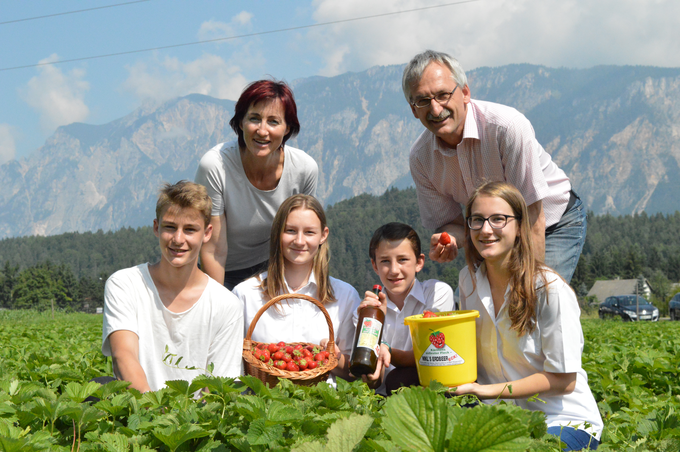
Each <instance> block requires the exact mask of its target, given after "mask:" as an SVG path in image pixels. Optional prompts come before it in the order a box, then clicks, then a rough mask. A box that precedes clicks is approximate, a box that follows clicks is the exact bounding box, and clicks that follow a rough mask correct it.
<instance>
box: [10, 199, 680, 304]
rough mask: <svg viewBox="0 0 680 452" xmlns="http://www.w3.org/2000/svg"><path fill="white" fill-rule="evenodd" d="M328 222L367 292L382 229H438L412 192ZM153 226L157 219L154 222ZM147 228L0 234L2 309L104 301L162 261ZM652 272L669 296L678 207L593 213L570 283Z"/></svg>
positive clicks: (428, 268)
mask: <svg viewBox="0 0 680 452" xmlns="http://www.w3.org/2000/svg"><path fill="white" fill-rule="evenodd" d="M326 214H327V219H328V225H329V228H330V231H331V233H330V236H329V243H330V248H331V275H332V276H335V277H337V278H339V279H341V280H343V281H346V282H348V283H350V284H351V285H353V286H354V287H355V288H356V289H357V290H358V291H359V293H363V292H364V291H365V290H367V289H368V288H370V287H371V286H372V285H373V284H376V283H378V282H379V280H378V277H377V276H376V275H375V273H374V272H373V269H372V268H371V264H370V259H369V257H368V244H369V241H370V239H371V236H372V235H373V232H374V231H375V229H377V228H378V227H379V226H381V225H383V224H385V223H388V222H391V221H399V222H403V223H407V224H409V225H411V226H413V227H414V229H415V230H416V231H417V232H418V235H419V236H420V238H421V241H422V245H423V252H424V253H425V254H426V255H427V253H428V250H429V237H430V235H431V233H432V231H427V230H425V229H424V228H423V227H422V225H421V224H420V212H419V210H418V203H417V199H416V193H415V190H414V189H413V188H409V189H405V190H398V189H396V188H393V189H390V190H387V191H386V192H385V193H384V194H383V195H381V196H373V195H368V194H363V195H360V196H356V197H354V198H351V199H348V200H345V201H341V202H338V203H336V204H335V205H333V206H330V207H328V208H327V209H326ZM150 223H151V219H150ZM463 254H464V253H463V252H461V253H460V255H459V256H458V257H457V258H456V260H455V261H454V262H453V263H451V264H444V265H443V264H437V263H434V262H432V261H430V260H429V258H426V260H425V262H426V264H425V268H424V269H423V271H422V272H421V273H420V274H419V278H420V279H421V280H425V279H430V278H436V279H439V280H442V281H446V282H447V283H449V284H450V285H451V286H452V287H453V288H454V289H455V288H456V287H457V286H458V273H459V271H460V269H461V268H463V266H464V265H465V258H464V255H463ZM159 257H160V254H159V251H158V242H157V239H156V237H155V236H154V235H153V231H152V229H151V227H150V226H148V227H142V228H136V229H133V228H124V229H120V230H118V231H115V232H103V231H101V230H100V231H97V232H94V233H93V232H85V233H67V234H61V235H56V236H50V237H39V236H34V237H20V238H11V239H4V240H0V307H4V308H33V309H49V308H50V307H51V305H52V303H54V305H55V307H57V308H62V309H73V310H90V311H92V310H94V308H96V307H98V306H103V291H104V282H105V281H106V279H107V278H108V277H109V276H110V275H111V274H112V273H113V272H115V271H116V270H119V269H121V268H126V267H131V266H134V265H137V264H140V263H143V262H155V261H157V260H158V259H159ZM641 275H642V276H643V277H645V278H647V280H648V281H649V282H650V285H651V286H652V290H653V293H654V296H653V298H654V299H655V301H657V302H664V301H666V300H667V298H668V297H669V296H670V295H671V294H672V292H673V291H672V290H671V283H672V282H677V281H680V212H676V213H675V214H672V215H662V214H655V215H647V214H645V213H642V214H637V215H627V216H619V217H616V216H611V215H598V216H596V215H594V214H593V213H592V212H590V213H589V214H588V234H587V236H586V242H585V246H584V248H583V254H582V255H581V258H580V260H579V263H578V266H577V268H576V273H575V274H574V278H573V279H572V287H574V290H575V291H576V292H577V294H578V295H579V296H585V294H586V293H587V292H588V289H590V287H592V285H593V283H594V282H595V281H596V280H598V279H615V278H622V279H634V278H638V277H639V276H641Z"/></svg>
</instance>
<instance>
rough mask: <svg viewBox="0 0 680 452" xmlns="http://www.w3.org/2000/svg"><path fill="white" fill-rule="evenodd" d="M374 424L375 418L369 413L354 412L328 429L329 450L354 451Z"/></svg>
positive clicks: (327, 446)
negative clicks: (359, 413)
mask: <svg viewBox="0 0 680 452" xmlns="http://www.w3.org/2000/svg"><path fill="white" fill-rule="evenodd" d="M371 424H373V418H372V417H371V416H367V415H358V414H353V415H351V416H350V417H349V418H347V419H342V420H339V421H337V422H335V423H333V425H331V426H330V428H329V429H328V443H327V445H326V450H327V451H329V452H352V450H354V447H355V446H356V445H357V444H359V442H360V441H361V439H362V438H363V437H364V435H365V434H366V432H367V431H368V429H369V428H370V427H371Z"/></svg>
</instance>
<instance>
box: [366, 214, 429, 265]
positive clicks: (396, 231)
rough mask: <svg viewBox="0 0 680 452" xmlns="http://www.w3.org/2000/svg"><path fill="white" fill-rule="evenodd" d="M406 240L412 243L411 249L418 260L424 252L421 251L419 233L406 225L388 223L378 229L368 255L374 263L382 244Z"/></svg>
mask: <svg viewBox="0 0 680 452" xmlns="http://www.w3.org/2000/svg"><path fill="white" fill-rule="evenodd" d="M404 239H408V241H409V242H411V248H413V252H414V253H415V255H416V259H417V258H419V257H420V255H421V254H422V252H421V250H420V238H419V237H418V233H417V232H416V231H415V230H414V229H413V228H412V227H411V226H409V225H407V224H404V223H387V224H384V225H382V226H380V227H379V228H378V229H376V230H375V232H374V233H373V237H372V238H371V244H370V245H369V246H368V255H369V256H370V258H371V260H372V261H375V251H376V250H377V249H378V246H379V245H380V243H381V242H384V241H385V240H389V241H394V240H404Z"/></svg>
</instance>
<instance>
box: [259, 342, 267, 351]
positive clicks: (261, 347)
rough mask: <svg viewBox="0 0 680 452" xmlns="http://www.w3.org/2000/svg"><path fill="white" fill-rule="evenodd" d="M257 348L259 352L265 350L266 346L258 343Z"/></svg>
mask: <svg viewBox="0 0 680 452" xmlns="http://www.w3.org/2000/svg"><path fill="white" fill-rule="evenodd" d="M257 348H259V349H260V350H264V349H265V348H267V344H265V343H264V342H258V343H257Z"/></svg>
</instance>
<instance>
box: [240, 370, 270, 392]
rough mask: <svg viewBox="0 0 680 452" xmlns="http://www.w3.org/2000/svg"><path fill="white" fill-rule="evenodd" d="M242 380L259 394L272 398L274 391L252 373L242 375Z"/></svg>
mask: <svg viewBox="0 0 680 452" xmlns="http://www.w3.org/2000/svg"><path fill="white" fill-rule="evenodd" d="M240 378H241V381H242V382H243V383H245V385H246V386H248V387H249V388H250V389H252V390H253V392H254V393H255V394H257V395H259V396H263V397H267V398H272V393H271V391H270V390H269V388H268V387H267V386H265V384H264V383H262V381H261V380H260V379H259V378H255V377H253V376H251V375H241V377H240Z"/></svg>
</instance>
